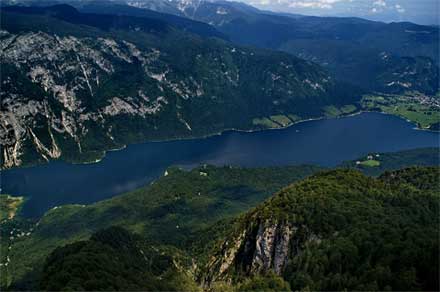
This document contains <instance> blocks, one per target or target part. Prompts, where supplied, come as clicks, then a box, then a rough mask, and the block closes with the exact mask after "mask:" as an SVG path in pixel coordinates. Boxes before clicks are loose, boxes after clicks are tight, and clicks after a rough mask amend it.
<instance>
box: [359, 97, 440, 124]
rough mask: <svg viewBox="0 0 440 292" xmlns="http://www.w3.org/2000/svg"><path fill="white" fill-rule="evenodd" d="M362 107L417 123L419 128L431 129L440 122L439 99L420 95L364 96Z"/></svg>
mask: <svg viewBox="0 0 440 292" xmlns="http://www.w3.org/2000/svg"><path fill="white" fill-rule="evenodd" d="M361 103H362V107H363V108H364V109H366V110H373V111H377V110H380V111H383V112H386V113H389V114H393V115H397V116H400V117H403V118H405V119H408V120H410V121H412V122H415V123H416V124H417V126H418V127H419V128H425V129H427V128H429V127H430V126H431V125H433V124H436V123H438V122H440V103H439V101H438V98H434V97H427V96H423V95H420V94H411V95H410V94H408V95H387V96H373V95H367V96H364V97H363V99H362V101H361Z"/></svg>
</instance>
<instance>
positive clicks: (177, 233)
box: [0, 167, 440, 291]
mask: <svg viewBox="0 0 440 292" xmlns="http://www.w3.org/2000/svg"><path fill="white" fill-rule="evenodd" d="M280 170H282V169H281V168H278V169H230V168H227V167H225V168H213V167H207V168H199V169H195V170H193V171H191V172H184V171H178V170H172V169H170V170H169V174H168V175H167V176H164V177H163V178H161V179H160V180H159V181H157V182H156V183H154V184H153V185H152V186H149V187H145V188H144V189H143V190H139V191H136V192H133V193H130V194H126V195H123V196H120V197H115V198H113V199H110V200H107V201H103V202H99V203H97V204H94V205H90V206H61V207H58V208H55V209H53V210H51V211H49V212H48V213H47V214H46V215H45V216H43V218H41V219H40V220H38V222H37V223H36V224H35V223H30V222H29V223H26V221H20V220H21V219H19V218H17V219H14V220H10V221H5V222H3V223H2V224H1V225H0V230H1V232H2V235H3V234H8V236H12V238H8V237H5V236H2V240H3V242H2V246H4V249H5V251H6V254H3V259H2V263H4V262H5V261H4V260H5V257H7V258H8V259H9V260H7V263H8V265H6V266H1V268H2V274H1V275H2V277H3V278H2V281H3V282H2V284H3V285H4V284H5V282H4V281H5V280H6V281H8V280H9V281H10V282H6V283H8V285H9V289H12V290H36V289H38V290H40V289H42V290H45V289H47V290H62V289H73V290H94V291H97V290H101V291H102V290H107V291H108V290H111V289H121V290H142V291H145V290H147V289H152V290H167V291H169V290H176V289H177V290H191V291H193V290H197V289H200V288H203V289H205V290H208V289H211V290H216V289H217V290H221V291H224V290H225V289H237V290H239V291H250V290H255V291H261V290H262V289H266V290H267V289H269V290H270V289H272V290H278V291H279V290H283V291H290V290H295V291H296V290H312V289H313V290H338V291H340V290H401V291H402V290H405V291H407V290H429V291H436V290H438V286H439V282H438V280H439V277H438V275H439V273H438V266H439V265H438V264H439V262H438V248H439V236H438V235H439V231H438V224H439V216H438V215H439V206H438V200H439V189H438V175H439V171H440V169H439V168H438V167H412V168H407V169H402V170H398V171H393V172H386V173H384V174H383V175H382V176H380V177H379V178H371V177H367V176H365V175H363V174H361V173H360V172H358V171H356V170H343V169H339V170H330V171H324V172H319V173H316V174H314V175H312V176H309V177H307V178H305V179H301V178H304V175H307V174H310V172H308V173H307V172H303V173H301V171H302V170H301V168H289V169H285V171H280ZM303 170H306V171H310V170H311V169H308V170H307V169H306V168H305V169H303ZM201 172H204V173H206V174H207V176H205V175H200V174H199V173H201ZM289 176H290V179H292V180H291V182H293V181H295V182H294V183H293V184H290V185H288V186H287V187H284V188H282V189H281V190H280V188H281V186H282V185H284V184H288V183H286V181H289ZM231 178H232V179H231ZM298 179H300V180H298ZM274 188H275V189H278V190H279V191H277V192H276V193H275V195H273V196H271V197H270V198H269V199H267V200H266V201H264V202H263V203H261V204H258V203H257V202H258V201H260V202H261V201H263V200H264V199H265V198H267V193H266V192H267V191H272V190H274ZM261 191H263V193H264V195H263V194H262V193H261ZM228 202H229V203H228ZM249 202H252V203H251V204H249ZM231 203H232V204H231ZM237 203H238V205H237ZM257 204H258V205H257ZM252 205H257V206H256V207H255V208H252ZM231 210H234V211H233V212H230V211H231ZM243 210H247V211H246V212H245V213H242V212H243ZM240 213H241V214H240ZM112 225H116V226H112ZM122 228H124V229H122ZM127 230H129V231H127ZM11 232H12V233H11ZM9 247H10V248H9ZM35 285H36V286H35Z"/></svg>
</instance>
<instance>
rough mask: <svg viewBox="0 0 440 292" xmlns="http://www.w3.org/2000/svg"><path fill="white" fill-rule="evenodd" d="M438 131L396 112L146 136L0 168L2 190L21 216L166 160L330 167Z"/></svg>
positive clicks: (130, 184) (128, 183) (102, 192)
mask: <svg viewBox="0 0 440 292" xmlns="http://www.w3.org/2000/svg"><path fill="white" fill-rule="evenodd" d="M439 138H440V136H439V134H438V133H434V132H429V131H420V130H415V129H414V125H413V124H411V123H408V122H407V121H405V120H403V119H400V118H398V117H395V116H390V115H384V114H379V113H363V114H360V115H356V116H351V117H346V118H340V119H329V120H317V121H308V122H304V123H300V124H297V125H294V126H292V127H289V128H287V129H281V130H269V131H262V132H254V133H244V132H226V133H223V134H222V135H219V136H213V137H210V138H205V139H194V140H180V141H170V142H151V143H143V144H138V145H130V146H128V147H127V148H125V149H123V150H121V151H112V152H109V153H107V156H106V157H105V158H104V159H103V160H102V161H101V162H99V163H95V164H83V165H74V164H68V163H64V162H59V161H57V162H51V163H49V164H46V165H42V166H37V167H32V168H24V169H12V170H8V171H3V172H2V193H8V194H13V195H24V196H28V197H30V199H29V200H28V201H27V203H26V204H25V206H24V208H23V213H24V215H25V216H30V217H33V216H39V215H41V214H42V213H43V212H45V211H46V210H48V209H50V208H52V207H53V206H57V205H61V204H69V203H78V204H87V203H92V202H96V201H98V200H102V199H105V198H109V197H112V196H114V195H116V194H119V193H122V192H125V191H130V190H133V189H135V188H137V187H139V186H142V185H145V184H147V183H149V182H151V181H152V180H154V179H155V178H157V177H159V176H160V175H162V174H163V172H164V171H165V169H166V168H167V167H169V166H171V165H180V166H185V167H191V166H195V165H199V164H203V163H207V164H214V165H237V166H249V167H251V166H252V167H253V166H273V165H293V164H319V165H322V166H335V165H337V164H339V163H341V162H342V161H344V160H351V159H356V158H358V157H359V156H362V155H364V154H366V153H368V152H391V151H398V150H404V149H411V148H417V147H433V146H434V147H438V145H439Z"/></svg>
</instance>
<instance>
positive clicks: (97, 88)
mask: <svg viewBox="0 0 440 292" xmlns="http://www.w3.org/2000/svg"><path fill="white" fill-rule="evenodd" d="M64 2H66V3H69V4H72V5H74V6H75V7H76V8H73V7H72V6H68V5H66V4H62V5H58V6H52V7H47V6H46V5H48V4H50V3H52V4H53V3H64ZM2 3H3V5H4V6H5V5H7V4H8V3H9V4H11V3H12V2H7V1H6V2H5V1H3V2H2ZM13 3H15V4H25V6H32V5H34V4H37V5H38V7H28V8H26V7H20V6H12V7H4V8H2V20H1V21H2V29H3V31H2V36H1V44H2V53H1V54H2V55H1V57H2V58H1V62H2V65H3V66H2V75H3V80H4V81H3V86H4V88H6V89H7V90H6V91H3V92H2V93H3V94H6V95H3V96H2V107H3V108H4V109H6V112H3V113H2V115H3V117H4V118H3V119H2V121H3V122H2V124H1V128H0V137H1V140H2V145H4V149H3V153H2V157H3V159H2V167H3V168H8V167H13V166H19V165H28V164H33V163H38V162H44V161H47V160H51V159H58V158H62V159H65V160H69V161H93V160H96V159H99V158H100V157H102V155H103V151H105V150H108V149H113V148H120V147H123V145H126V144H127V143H133V142H140V141H145V140H158V139H173V138H182V137H197V136H203V135H209V134H213V133H216V132H219V131H222V130H225V129H231V128H238V129H244V130H250V129H256V128H259V127H261V124H259V123H261V122H260V121H264V118H265V117H268V116H273V115H280V114H281V115H286V116H288V115H290V117H289V118H288V120H289V123H290V122H294V121H296V120H301V119H307V118H313V117H319V116H320V115H322V114H323V112H324V108H325V107H328V106H336V107H343V106H345V105H350V107H351V108H353V107H354V109H356V108H359V106H358V105H357V104H358V102H359V101H360V98H361V94H362V93H368V92H382V93H393V94H400V93H405V92H408V91H417V92H421V93H423V94H427V95H435V94H436V93H437V92H438V84H439V76H438V54H437V53H436V52H437V51H438V48H439V47H438V43H439V42H438V38H439V34H438V32H439V29H438V28H437V27H430V26H420V25H415V24H411V23H393V24H385V23H379V22H372V21H368V20H363V19H358V18H319V17H307V16H295V15H288V16H286V15H278V14H273V13H267V12H263V11H260V10H258V9H256V8H253V7H251V6H248V5H245V4H243V3H236V2H226V1H178V0H175V1H174V0H173V1H162V0H155V1H119V0H118V1H70V2H69V1H49V2H42V1H38V2H35V1H15V2H13ZM153 10H154V11H153ZM267 49H269V50H270V51H269V50H267ZM279 51H284V52H285V53H281V52H279ZM287 53H288V54H287ZM295 57H296V58H295ZM342 88H343V90H342ZM12 96H13V98H11V97H12ZM208 109H209V110H208ZM226 116H228V118H227V119H226V118H225V117H226Z"/></svg>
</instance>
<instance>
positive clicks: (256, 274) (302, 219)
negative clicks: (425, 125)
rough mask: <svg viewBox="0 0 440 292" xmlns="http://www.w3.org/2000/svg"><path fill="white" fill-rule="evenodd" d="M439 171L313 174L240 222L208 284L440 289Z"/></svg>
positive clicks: (214, 259)
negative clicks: (372, 177) (368, 175)
mask: <svg viewBox="0 0 440 292" xmlns="http://www.w3.org/2000/svg"><path fill="white" fill-rule="evenodd" d="M438 176H439V169H438V168H410V169H404V170H401V171H397V172H393V173H385V174H384V175H383V176H381V177H380V178H379V179H371V178H367V177H365V176H363V175H361V174H360V173H358V172H355V171H352V170H346V171H343V170H339V171H333V172H327V173H322V174H318V175H315V176H313V177H311V178H308V179H305V180H303V181H301V182H298V183H296V184H293V185H291V186H289V187H287V188H284V189H283V190H282V191H281V192H279V193H278V194H276V195H275V196H273V197H272V198H270V199H269V200H268V201H266V202H265V203H264V204H262V205H260V206H259V207H257V208H256V209H255V210H252V211H251V212H249V213H247V214H246V215H244V216H242V217H239V218H238V219H237V221H236V223H235V226H234V227H230V228H229V230H232V231H231V232H230V235H229V236H228V237H227V238H226V239H225V240H224V241H223V243H222V244H220V245H219V247H218V248H217V249H216V252H215V253H214V255H213V256H211V257H209V260H208V263H207V265H206V266H205V269H204V273H202V274H204V275H206V276H205V277H204V278H203V280H202V282H203V283H204V284H205V287H211V286H213V287H215V285H216V283H218V282H232V283H234V282H235V283H237V285H238V287H240V289H241V290H243V291H247V290H250V289H252V290H261V289H263V288H264V287H267V286H268V284H267V283H272V282H274V281H278V285H282V286H284V287H290V289H292V290H293V291H298V290H315V291H342V290H405V291H407V290H419V289H420V290H430V291H431V290H432V291H436V290H438V288H439V276H438V275H439V269H438V267H439V260H438V249H439V237H438V235H439V231H438V225H439V223H440V222H439V217H438V214H439V206H438V199H439V197H438V194H439V193H438Z"/></svg>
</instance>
